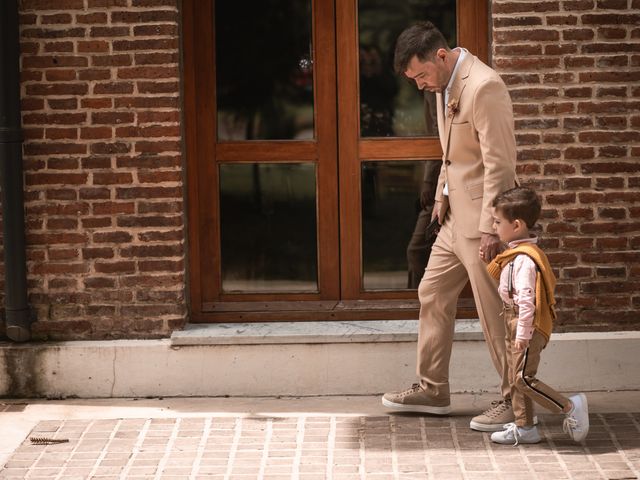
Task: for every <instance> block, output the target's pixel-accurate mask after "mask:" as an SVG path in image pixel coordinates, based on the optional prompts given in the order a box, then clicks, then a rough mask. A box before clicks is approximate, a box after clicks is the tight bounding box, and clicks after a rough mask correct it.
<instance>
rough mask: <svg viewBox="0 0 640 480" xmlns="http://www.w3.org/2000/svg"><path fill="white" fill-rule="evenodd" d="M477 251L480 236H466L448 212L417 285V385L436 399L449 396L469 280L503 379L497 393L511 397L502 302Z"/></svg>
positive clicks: (485, 332) (493, 357)
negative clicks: (459, 310) (462, 303)
mask: <svg viewBox="0 0 640 480" xmlns="http://www.w3.org/2000/svg"><path fill="white" fill-rule="evenodd" d="M479 248H480V238H479V237H478V238H466V237H464V236H463V235H462V234H461V233H460V232H459V231H458V229H457V228H456V217H455V215H454V214H453V212H452V211H451V210H449V211H448V213H447V216H446V219H445V221H444V224H443V225H442V228H441V229H440V233H439V234H438V238H437V239H436V241H435V243H434V245H433V248H432V250H431V256H430V257H429V263H428V265H427V269H426V270H425V274H424V277H423V278H422V281H421V282H420V286H419V287H418V299H419V300H420V324H419V329H418V362H417V373H418V376H419V378H420V383H421V386H422V387H423V388H424V389H425V390H427V392H429V393H430V394H431V395H433V396H434V397H435V398H448V397H449V392H450V390H449V361H450V358H451V349H452V346H453V333H454V327H455V316H456V309H457V302H458V296H459V295H460V292H461V291H462V289H463V288H464V286H465V285H466V283H467V279H468V280H469V282H470V283H471V288H472V290H473V297H474V300H475V304H476V308H477V311H478V316H479V317H480V324H481V326H482V331H483V333H484V338H485V341H486V343H487V346H488V347H489V353H490V355H491V360H492V361H493V364H494V365H495V368H496V370H497V371H498V374H499V377H498V378H501V393H502V395H503V397H504V398H509V397H510V388H509V378H508V365H507V361H506V355H505V343H504V338H505V325H504V321H503V319H502V317H501V316H500V313H501V312H502V301H501V300H500V297H499V295H498V286H497V283H496V282H495V281H494V280H493V279H492V278H491V277H490V276H489V273H488V272H487V269H486V264H485V263H484V262H483V261H482V260H480V258H479V255H478V252H479ZM463 354H464V353H463ZM462 387H464V385H462Z"/></svg>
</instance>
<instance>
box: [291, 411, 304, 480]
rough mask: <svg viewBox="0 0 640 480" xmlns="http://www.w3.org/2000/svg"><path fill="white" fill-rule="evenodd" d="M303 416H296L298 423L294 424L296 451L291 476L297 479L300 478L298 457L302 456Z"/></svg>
mask: <svg viewBox="0 0 640 480" xmlns="http://www.w3.org/2000/svg"><path fill="white" fill-rule="evenodd" d="M305 420H306V419H305V417H304V416H303V415H301V416H300V417H298V423H297V425H296V453H295V456H294V457H293V465H292V467H291V478H292V479H293V480H298V478H300V459H301V458H302V445H303V442H304V433H305Z"/></svg>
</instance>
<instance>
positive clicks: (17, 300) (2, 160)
mask: <svg viewBox="0 0 640 480" xmlns="http://www.w3.org/2000/svg"><path fill="white" fill-rule="evenodd" d="M19 61H20V43H19V32H18V0H0V66H1V67H0V70H1V73H0V182H1V183H0V189H1V190H2V223H3V229H4V236H3V243H4V279H5V280H4V294H5V295H4V297H5V308H4V310H5V320H6V326H7V336H8V337H9V339H11V340H14V341H16V342H25V341H27V340H29V339H30V338H31V330H30V325H31V317H30V314H29V305H28V303H27V273H26V270H27V261H26V252H25V233H24V191H23V173H22V131H21V124H20V63H19Z"/></svg>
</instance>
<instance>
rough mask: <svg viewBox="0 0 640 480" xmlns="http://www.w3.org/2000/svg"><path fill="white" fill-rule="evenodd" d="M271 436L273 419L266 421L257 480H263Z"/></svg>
mask: <svg viewBox="0 0 640 480" xmlns="http://www.w3.org/2000/svg"><path fill="white" fill-rule="evenodd" d="M272 435H273V418H269V419H268V420H267V431H266V432H265V438H264V449H263V451H262V459H261V460H260V471H259V472H258V479H259V480H262V479H263V478H264V471H265V469H266V467H267V459H268V458H269V447H270V444H271V436H272Z"/></svg>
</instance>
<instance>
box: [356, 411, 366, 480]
mask: <svg viewBox="0 0 640 480" xmlns="http://www.w3.org/2000/svg"><path fill="white" fill-rule="evenodd" d="M365 427H366V418H365V417H360V429H359V430H358V443H359V445H360V448H359V449H358V451H359V452H360V464H359V465H358V475H359V476H360V480H364V479H365V469H364V466H365V453H366V452H365V443H364V436H365Z"/></svg>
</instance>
